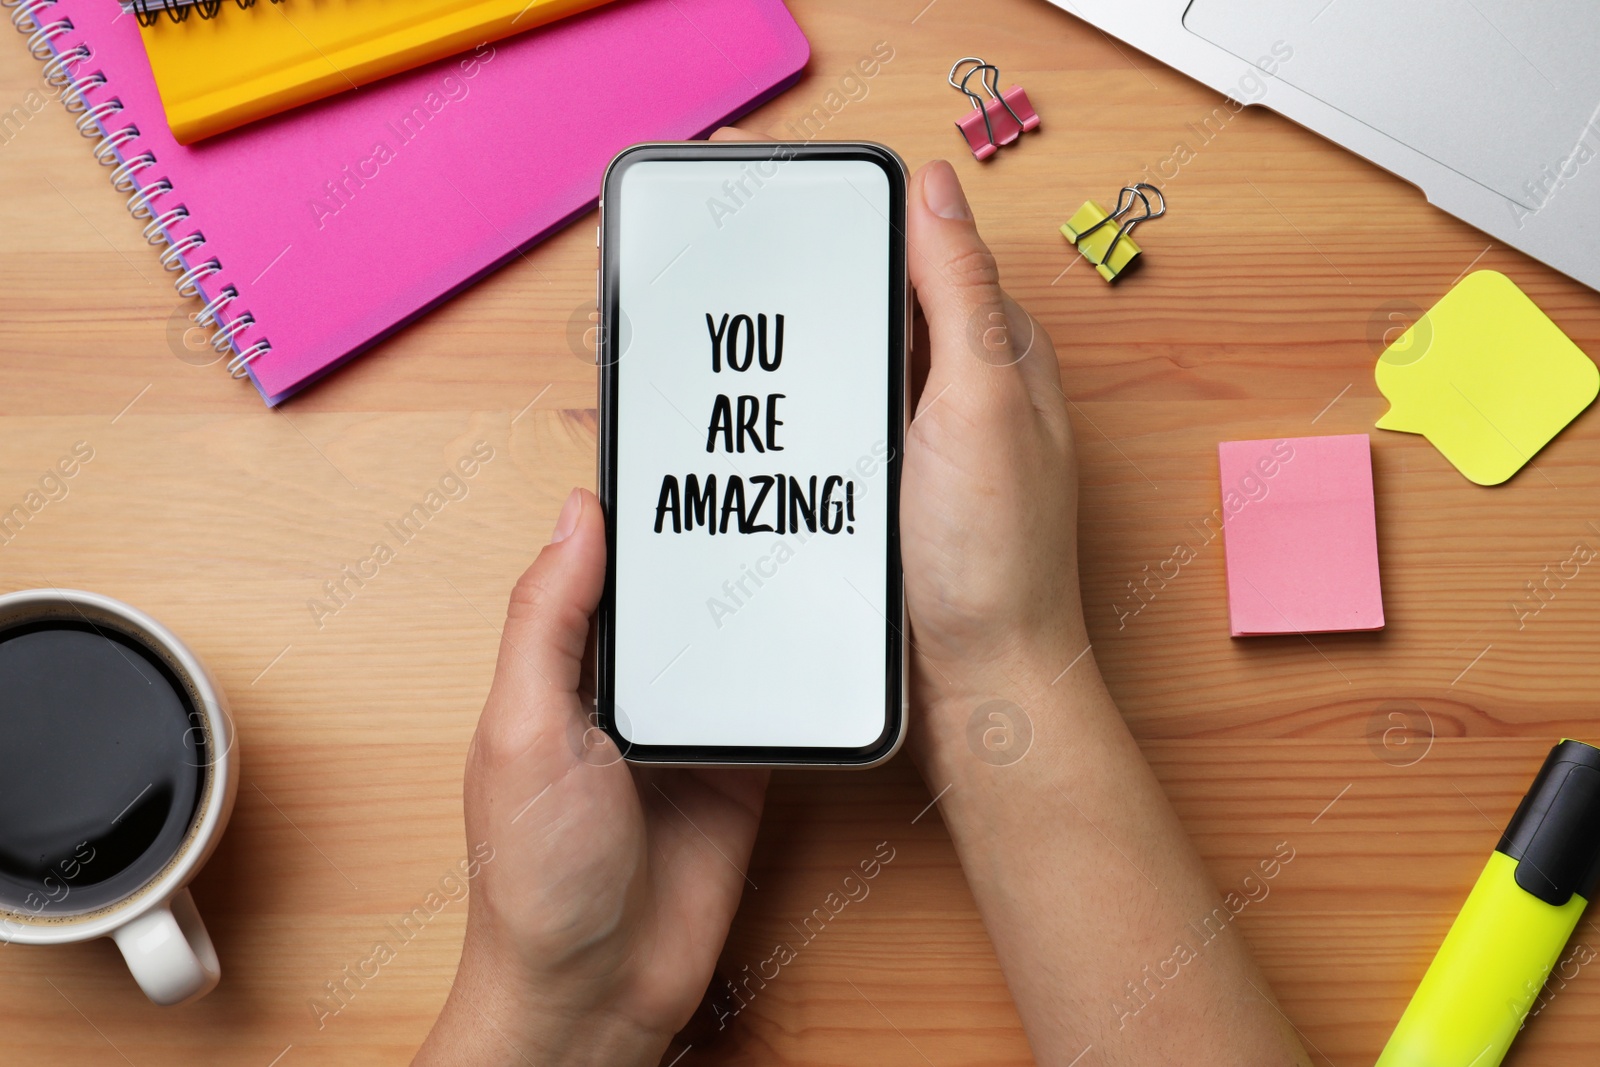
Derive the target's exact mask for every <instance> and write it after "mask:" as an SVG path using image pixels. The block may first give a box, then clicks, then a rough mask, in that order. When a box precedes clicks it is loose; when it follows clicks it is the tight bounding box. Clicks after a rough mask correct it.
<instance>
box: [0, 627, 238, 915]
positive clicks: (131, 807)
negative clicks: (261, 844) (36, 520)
mask: <svg viewBox="0 0 1600 1067" xmlns="http://www.w3.org/2000/svg"><path fill="white" fill-rule="evenodd" d="M205 767H206V745H205V731H204V719H203V717H202V716H201V714H200V713H199V711H198V710H197V709H196V708H195V707H194V703H193V701H192V699H191V698H190V696H189V693H188V690H187V689H185V688H184V685H183V683H182V682H180V681H179V680H178V678H177V677H176V676H175V675H174V674H173V673H172V671H171V670H170V669H169V668H168V667H167V665H166V664H165V663H164V662H162V661H161V660H159V659H157V658H156V657H155V656H154V655H153V654H152V653H150V652H148V651H146V650H145V649H144V648H143V647H142V646H141V645H140V644H139V643H138V642H137V641H134V640H133V639H131V638H129V637H127V636H124V635H123V634H120V633H117V632H116V631H114V630H111V629H108V628H106V627H104V626H100V627H94V626H90V625H89V624H87V623H81V624H80V623H75V622H42V623H31V624H28V625H25V626H18V627H13V628H11V629H8V630H4V631H0V907H4V908H5V909H7V910H9V911H12V912H21V913H23V914H25V915H35V916H48V915H52V914H71V913H75V912H83V911H92V910H94V909H96V908H100V907H103V906H105V905H106V904H110V903H112V902H114V901H116V900H119V899H121V898H122V897H124V896H127V895H128V894H129V893H131V892H133V891H134V890H136V889H138V888H139V887H140V886H142V885H144V884H145V883H146V882H148V881H149V880H150V879H151V878H152V877H153V876H154V875H155V874H157V873H158V872H159V871H160V870H161V868H162V867H164V866H165V865H166V864H167V862H168V861H169V860H170V859H171V858H172V856H173V855H174V854H175V853H176V852H177V851H178V847H179V845H181V844H182V842H183V839H184V837H185V836H186V835H187V833H188V830H189V825H190V823H191V822H192V821H193V819H194V814H195V809H196V806H197V805H198V803H199V799H200V793H201V790H202V789H203V787H204V785H205Z"/></svg>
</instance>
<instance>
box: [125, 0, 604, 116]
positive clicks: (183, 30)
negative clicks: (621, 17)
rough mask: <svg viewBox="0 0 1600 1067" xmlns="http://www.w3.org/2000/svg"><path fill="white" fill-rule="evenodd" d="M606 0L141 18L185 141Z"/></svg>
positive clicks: (293, 2) (400, 3)
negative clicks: (149, 21)
mask: <svg viewBox="0 0 1600 1067" xmlns="http://www.w3.org/2000/svg"><path fill="white" fill-rule="evenodd" d="M607 2H609V0H285V2H284V3H281V4H256V5H255V6H254V7H249V8H243V9H240V10H232V9H230V10H227V11H223V12H220V13H219V16H218V17H217V18H214V19H209V20H203V19H187V20H185V21H183V22H173V21H171V20H169V19H161V20H159V21H158V22H156V23H155V24H154V25H150V26H142V27H140V30H139V32H140V33H141V34H143V36H144V46H145V51H146V53H147V54H148V55H149V57H150V69H151V71H152V72H153V73H154V74H155V79H156V87H157V88H158V89H159V90H160V91H161V103H162V106H163V107H164V108H165V109H166V112H167V124H168V125H169V126H170V127H171V128H172V135H173V136H174V137H175V138H177V140H178V143H180V144H192V143H194V142H195V141H198V140H201V139H202V138H206V137H211V136H214V135H216V134H219V133H222V132H224V131H226V130H231V129H235V128H236V127H239V126H243V125H244V124H245V123H248V122H254V121H255V120H257V119H261V118H266V117H267V116H268V115H276V114H278V113H279V112H282V111H287V110H289V109H290V108H293V107H299V106H300V105H301V104H308V103H310V102H311V101H313V100H320V99H322V98H323V97H326V96H332V95H334V94H335V93H341V92H344V91H345V90H347V89H353V88H356V87H358V86H361V85H366V84H368V83H369V82H374V81H377V80H378V79H379V78H384V77H387V76H388V75H390V74H397V73H399V72H400V71H403V70H410V69H411V68H412V67H419V66H422V65H423V64H425V63H430V62H432V61H434V60H436V59H443V58H445V57H446V56H452V55H455V54H457V53H459V52H464V51H468V50H470V49H472V48H473V47H475V46H476V45H479V44H482V43H485V42H487V41H497V40H499V39H501V38H503V37H509V36H511V35H512V34H515V33H521V32H522V31H523V30H527V29H531V28H533V27H535V26H539V25H543V24H545V23H548V22H554V21H555V20H556V19H560V18H565V17H566V16H568V15H572V14H576V13H577V12H580V11H587V10H588V9H590V8H595V7H599V6H600V5H602V4H604V3H607Z"/></svg>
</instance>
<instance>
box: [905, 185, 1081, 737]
mask: <svg viewBox="0 0 1600 1067" xmlns="http://www.w3.org/2000/svg"><path fill="white" fill-rule="evenodd" d="M906 237H907V244H908V249H907V255H906V259H907V264H908V266H909V269H910V274H911V281H912V284H913V285H914V286H915V288H916V294H917V303H918V305H919V307H920V309H921V312H922V316H923V318H924V319H925V320H926V324H927V335H926V337H921V336H919V338H918V344H917V352H916V355H917V359H918V369H919V370H920V369H922V367H923V366H925V367H926V373H927V380H926V382H925V384H924V385H923V386H922V390H921V395H920V398H919V400H918V402H917V405H916V408H915V409H914V414H913V418H912V422H911V429H910V431H909V432H908V433H907V435H906V449H905V467H904V476H903V481H902V483H901V491H900V528H901V542H902V544H901V557H902V560H903V562H904V566H905V581H906V606H907V610H908V614H909V615H910V617H911V640H912V643H913V646H914V656H913V660H912V662H913V665H914V668H915V674H914V685H915V689H914V692H915V694H916V697H917V705H918V706H917V711H918V716H919V717H920V718H923V719H926V720H931V721H929V722H928V723H927V725H928V726H929V727H931V728H932V729H934V730H940V731H942V730H945V729H946V727H947V726H952V725H964V723H963V724H957V723H954V722H949V723H947V722H944V721H943V720H944V719H949V718H953V717H954V715H955V714H958V713H959V711H970V710H971V709H972V707H973V706H974V704H973V701H974V700H979V699H981V698H982V697H983V696H985V695H989V694H993V693H994V692H995V691H997V690H1001V691H1011V690H1015V689H1018V688H1027V687H1028V686H1029V685H1030V684H1031V683H1034V682H1036V681H1037V679H1036V678H1035V677H1034V676H1035V675H1036V674H1037V673H1038V672H1039V671H1040V670H1048V669H1049V666H1050V665H1055V664H1057V663H1059V664H1060V665H1062V666H1064V665H1065V664H1066V663H1067V662H1068V661H1070V660H1071V659H1072V657H1074V656H1076V655H1077V654H1078V653H1079V652H1081V651H1082V650H1083V649H1084V648H1085V647H1086V646H1087V644H1088V639H1087V637H1086V636H1085V630H1084V623H1083V608H1082V605H1081V602H1080V600H1079V594H1078V553H1077V521H1078V518H1077V497H1078V480H1077V458H1076V456H1075V454H1074V451H1073V444H1072V426H1071V424H1070V423H1069V421H1068V419H1067V402H1066V397H1065V396H1064V395H1063V394H1062V391H1061V376H1060V370H1059V368H1058V367H1057V365H1056V353H1055V347H1054V346H1053V345H1052V344H1051V343H1050V337H1049V335H1048V334H1046V333H1045V330H1044V327H1043V326H1042V325H1040V324H1039V323H1038V321H1037V320H1035V319H1033V318H1032V317H1031V316H1029V314H1028V313H1027V312H1026V311H1024V310H1023V309H1022V308H1021V307H1019V306H1018V305H1017V304H1016V303H1015V302H1014V301H1013V300H1011V298H1010V297H1008V296H1007V295H1006V294H1005V292H1004V291H1003V290H1002V289H1001V288H1000V278H999V271H998V269H997V268H996V266H995V258H994V256H993V255H992V254H991V253H990V251H989V248H988V246H987V245H985V244H984V243H983V239H982V238H981V237H979V236H978V229H977V225H976V224H975V223H974V221H973V218H972V211H971V209H970V208H969V207H968V206H967V200H966V196H965V195H964V194H963V193H962V190H961V183H960V181H959V180H958V179H957V178H956V173H955V171H954V169H953V168H952V167H951V166H950V164H948V163H946V162H944V161H943V160H936V161H934V162H932V163H929V164H927V165H926V166H924V167H922V168H921V169H919V170H918V171H917V173H916V174H915V175H913V177H912V179H911V188H910V195H909V196H908V197H907V203H906ZM919 333H920V331H919ZM1043 681H1044V682H1045V683H1048V682H1049V681H1050V679H1049V678H1048V677H1046V678H1044V679H1043ZM946 707H950V708H956V709H959V710H958V712H956V713H952V715H949V716H946V715H944V714H943V710H942V709H944V708H946ZM919 732H921V733H925V732H926V731H925V730H920V728H919ZM918 740H919V741H924V742H925V741H926V738H922V737H919V738H918Z"/></svg>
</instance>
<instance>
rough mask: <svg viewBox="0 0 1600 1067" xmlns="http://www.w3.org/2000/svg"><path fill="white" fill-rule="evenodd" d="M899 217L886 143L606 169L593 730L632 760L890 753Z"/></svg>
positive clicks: (854, 762)
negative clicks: (601, 563)
mask: <svg viewBox="0 0 1600 1067" xmlns="http://www.w3.org/2000/svg"><path fill="white" fill-rule="evenodd" d="M905 200H906V170H905V165H904V164H903V163H902V162H901V161H900V158H899V157H898V156H896V155H895V154H894V153H893V152H891V151H890V150H889V149H887V148H884V147H882V146H880V145H875V144H865V143H828V144H798V143H754V142H720V143H693V144H643V145H636V146H634V147H632V148H629V149H626V150H625V151H623V152H622V153H621V154H620V155H618V156H617V157H616V158H615V159H614V160H612V162H611V165H610V166H609V167H608V168H607V170H606V174H605V181H604V187H603V191H602V195H601V201H600V206H601V226H600V234H599V243H600V249H601V255H600V278H599V283H600V284H599V288H600V293H599V303H600V324H601V330H600V334H599V340H598V344H597V356H598V362H599V376H600V383H599V384H600V448H599V453H600V466H599V486H600V501H601V504H602V505H603V507H604V510H605V516H606V533H607V545H608V548H609V554H608V557H607V570H606V584H605V592H604V596H603V599H602V602H601V605H600V610H599V613H598V621H597V627H598V635H597V641H596V649H597V659H596V663H595V691H596V692H595V725H597V726H598V727H600V728H601V729H603V730H604V731H605V732H606V733H607V734H608V735H610V737H611V739H612V740H613V741H615V742H616V744H617V746H618V748H619V749H620V751H621V752H622V754H623V755H624V756H625V757H626V758H627V759H629V760H632V761H635V762H640V763H667V764H705V763H727V764H765V765H782V766H794V765H804V766H818V765H821V766H871V765H873V764H876V763H880V762H882V761H884V760H886V759H888V758H889V757H890V756H891V755H893V754H894V752H895V750H896V749H897V748H898V747H899V745H900V741H901V738H902V736H903V733H904V729H905V719H906V709H905V695H906V678H905V657H904V654H903V650H902V643H903V640H904V638H903V634H904V631H905V604H904V595H903V591H902V580H901V570H900V536H899V514H900V509H899V495H900V465H901V453H902V443H903V439H904V435H905V429H906V418H907V408H906V346H907V337H908V327H909V309H910V302H909V293H908V290H907V287H906V253H905Z"/></svg>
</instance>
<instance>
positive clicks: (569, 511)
mask: <svg viewBox="0 0 1600 1067" xmlns="http://www.w3.org/2000/svg"><path fill="white" fill-rule="evenodd" d="M605 580H606V528H605V517H604V516H603V515H602V514H601V511H600V501H599V500H598V499H596V498H595V495H594V494H593V493H591V492H589V491H588V490H587V489H574V490H573V491H572V493H571V494H570V495H569V496H568V497H567V502H566V503H565V504H563V505H562V507H561V514H560V516H559V517H558V518H557V519H556V524H555V529H554V530H553V531H552V533H551V535H550V543H549V544H548V545H546V546H545V547H544V548H543V549H542V550H541V551H540V552H539V558H537V559H535V560H534V561H533V565H532V566H531V567H529V568H528V569H527V571H525V572H524V573H523V575H522V577H521V578H520V579H518V581H517V584H516V587H515V588H514V589H512V591H511V603H510V605H509V606H508V607H507V609H506V627H505V631H504V633H503V634H502V637H501V642H500V661H499V664H498V665H497V666H496V668H495V688H496V689H500V688H501V687H502V686H505V687H508V691H509V692H511V693H523V694H527V695H528V696H534V695H535V694H537V695H538V696H554V695H556V694H571V693H576V692H577V690H578V682H579V679H580V678H581V676H582V673H583V657H584V651H585V648H586V646H587V644H588V640H589V619H590V617H591V616H592V615H593V614H594V612H595V608H596V607H598V606H599V604H600V594H601V591H602V590H603V589H604V588H605ZM536 703H538V704H540V705H541V706H561V707H567V706H568V705H566V704H565V703H561V702H558V701H554V702H547V701H544V700H536Z"/></svg>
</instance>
